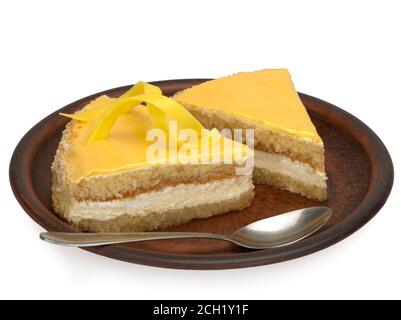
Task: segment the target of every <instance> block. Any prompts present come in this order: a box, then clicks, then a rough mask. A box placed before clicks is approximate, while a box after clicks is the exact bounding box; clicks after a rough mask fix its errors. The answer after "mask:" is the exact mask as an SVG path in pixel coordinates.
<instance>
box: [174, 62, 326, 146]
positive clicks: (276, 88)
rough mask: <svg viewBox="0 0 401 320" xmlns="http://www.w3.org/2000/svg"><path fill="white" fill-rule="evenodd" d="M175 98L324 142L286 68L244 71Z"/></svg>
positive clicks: (182, 93) (302, 137) (195, 88)
mask: <svg viewBox="0 0 401 320" xmlns="http://www.w3.org/2000/svg"><path fill="white" fill-rule="evenodd" d="M174 98H175V99H176V100H177V101H178V102H180V103H182V104H189V105H193V106H195V107H196V106H200V107H204V108H212V109H216V110H221V111H224V112H227V113H231V114H235V115H239V116H242V117H245V118H247V119H250V120H252V121H262V122H263V123H264V124H265V125H267V126H269V127H271V128H272V129H275V130H278V131H281V132H285V133H287V134H290V135H293V136H296V137H298V138H301V139H305V140H309V141H313V142H317V143H322V140H321V138H320V137H319V135H318V133H317V131H316V128H315V126H314V125H313V123H312V121H311V120H310V118H309V115H308V113H307V112H306V110H305V107H304V105H303V104H302V102H301V100H300V98H299V96H298V94H297V92H296V90H295V88H294V85H293V83H292V80H291V76H290V73H289V72H288V71H287V70H285V69H266V70H261V71H255V72H242V73H238V74H236V75H233V76H228V77H224V78H219V79H216V80H211V81H207V82H204V83H202V84H199V85H196V86H194V87H192V88H190V89H187V90H184V91H182V92H181V93H178V94H176V95H175V96H174Z"/></svg>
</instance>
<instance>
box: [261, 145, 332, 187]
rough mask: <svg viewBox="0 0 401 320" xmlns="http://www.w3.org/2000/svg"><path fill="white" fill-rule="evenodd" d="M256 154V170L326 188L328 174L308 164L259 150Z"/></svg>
mask: <svg viewBox="0 0 401 320" xmlns="http://www.w3.org/2000/svg"><path fill="white" fill-rule="evenodd" d="M254 152H255V153H254V154H255V167H256V168H260V169H265V170H269V171H271V172H274V173H278V174H281V175H284V176H288V177H290V178H292V179H294V180H299V181H302V182H303V183H304V184H308V185H313V186H317V187H321V188H325V187H326V180H327V177H326V174H325V173H324V172H321V171H317V170H315V169H313V168H312V167H311V166H309V165H308V164H305V163H303V162H300V161H296V160H292V159H290V158H288V157H285V156H282V155H279V154H275V153H270V152H265V151H259V150H254Z"/></svg>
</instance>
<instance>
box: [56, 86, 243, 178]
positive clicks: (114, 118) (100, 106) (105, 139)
mask: <svg viewBox="0 0 401 320" xmlns="http://www.w3.org/2000/svg"><path fill="white" fill-rule="evenodd" d="M143 84H144V83H139V86H143ZM146 85H148V84H145V86H146ZM149 86H150V85H149ZM134 88H135V87H134ZM142 89H143V88H142ZM148 89H149V88H148ZM132 90H133V89H130V90H129V91H128V92H127V94H124V95H123V96H121V97H120V98H117V99H116V98H110V97H108V96H105V95H104V96H101V97H99V98H97V99H96V100H94V101H92V102H90V103H89V104H88V105H87V106H85V107H84V109H83V110H82V111H80V112H77V113H75V114H62V115H64V116H67V117H69V118H72V119H73V120H72V121H76V122H75V123H73V126H74V127H73V134H72V135H71V138H70V139H71V140H70V141H69V143H70V146H69V147H70V148H72V152H71V157H70V159H69V161H70V163H69V165H71V166H73V167H74V168H76V170H77V175H78V177H79V178H82V177H88V176H93V175H98V174H105V173H116V172H122V171H125V170H130V169H134V168H140V167H145V166H151V165H160V164H163V163H168V162H169V161H171V159H173V160H174V159H176V162H177V163H184V160H185V161H187V163H188V161H195V162H199V160H200V159H204V158H202V157H203V156H204V154H207V155H208V156H207V157H208V158H209V159H212V157H213V156H214V155H216V154H218V155H219V156H220V158H221V159H222V158H223V156H224V157H226V156H227V153H229V156H230V158H231V159H233V160H234V161H235V159H237V160H238V159H240V158H242V159H243V157H244V156H246V154H247V152H249V149H247V148H246V147H245V146H244V145H242V144H239V143H235V142H233V141H232V140H228V139H225V138H224V137H223V136H221V135H220V134H219V133H218V132H217V130H212V131H206V130H205V129H204V130H202V129H203V127H202V125H201V124H200V123H199V122H198V121H197V120H196V119H195V118H193V117H192V115H190V113H188V112H187V111H186V110H185V108H183V107H182V106H180V105H179V104H178V103H177V102H176V101H174V100H172V99H169V98H167V97H164V96H162V95H161V93H160V94H157V92H153V93H148V94H146V93H144V92H149V91H147V90H139V91H138V90H137V91H135V90H133V91H134V93H132ZM130 91H131V92H130ZM141 102H146V103H148V105H147V106H144V105H140V103H141ZM149 106H150V108H149ZM151 108H154V110H150V109H151ZM168 120H176V121H177V124H178V125H177V130H180V129H193V130H195V132H196V133H199V134H201V133H202V134H203V135H206V136H207V137H208V140H207V141H209V144H208V146H207V149H202V147H203V148H204V146H202V144H201V142H200V141H201V140H200V139H195V140H193V141H191V140H190V139H186V141H185V142H186V143H184V144H185V146H187V147H188V146H191V145H194V144H196V147H195V148H196V150H197V152H196V153H191V152H187V153H180V150H184V149H181V147H183V143H181V144H180V143H177V141H170V142H169V141H168V140H167V150H166V154H165V158H164V160H161V161H159V162H149V161H148V159H147V156H146V154H147V150H148V148H149V147H150V146H151V145H152V144H154V140H153V141H146V136H147V133H148V131H149V130H151V129H155V128H157V129H161V130H163V132H165V133H166V134H167V135H168V132H166V130H167V131H168V130H169V128H166V127H165V126H166V121H168ZM158 125H161V126H162V127H159V126H158ZM217 141H219V144H217V143H216V142H217ZM174 142H175V143H174ZM177 144H178V146H177ZM216 145H218V148H216V147H214V146H216ZM227 146H229V148H227ZM224 147H226V149H224ZM206 150H207V152H206ZM177 151H178V152H177Z"/></svg>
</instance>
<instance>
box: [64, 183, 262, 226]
mask: <svg viewBox="0 0 401 320" xmlns="http://www.w3.org/2000/svg"><path fill="white" fill-rule="evenodd" d="M194 196H196V195H194ZM253 197H254V193H253V191H252V190H249V191H246V192H244V193H242V194H241V195H239V196H238V197H236V198H234V199H225V200H221V201H216V202H211V203H204V204H200V205H197V206H192V207H191V206H189V207H184V208H181V209H169V210H166V211H163V212H153V213H150V214H147V215H144V216H131V215H128V214H124V215H122V216H119V217H117V218H114V219H111V220H105V221H102V220H95V219H83V220H80V221H77V222H75V223H72V224H73V225H74V226H75V227H77V228H79V229H80V230H82V231H89V232H140V231H148V230H154V229H161V228H167V227H171V226H176V225H180V224H183V223H186V222H189V221H191V220H193V219H200V218H208V217H211V216H215V215H220V214H223V213H226V212H229V211H233V210H242V209H245V208H247V207H249V206H250V205H251V202H252V199H253Z"/></svg>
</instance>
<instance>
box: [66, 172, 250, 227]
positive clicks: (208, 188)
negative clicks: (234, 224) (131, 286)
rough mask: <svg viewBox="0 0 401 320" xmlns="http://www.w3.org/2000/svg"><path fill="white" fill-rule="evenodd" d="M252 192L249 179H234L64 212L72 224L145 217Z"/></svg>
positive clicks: (72, 205) (78, 203)
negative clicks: (127, 217) (126, 217)
mask: <svg viewBox="0 0 401 320" xmlns="http://www.w3.org/2000/svg"><path fill="white" fill-rule="evenodd" d="M253 188H254V186H253V183H252V176H251V175H244V176H235V177H233V178H226V179H223V180H215V181H211V182H208V183H203V184H197V183H191V184H184V183H182V184H178V185H176V186H169V187H166V188H164V189H163V190H160V191H152V192H146V193H141V194H139V195H137V196H136V197H134V198H124V199H117V200H112V201H73V202H72V203H70V205H69V207H68V208H67V210H66V218H67V219H68V220H70V221H73V222H78V221H80V220H83V219H94V220H100V221H107V220H111V219H114V218H117V217H119V216H122V215H124V214H128V215H130V216H145V215H147V214H150V213H154V212H159V213H163V212H166V211H168V210H174V209H177V210H178V209H181V208H185V207H195V206H198V205H202V204H206V203H218V202H221V201H223V200H228V199H233V198H237V197H239V196H241V195H242V194H243V193H246V192H250V191H252V190H253Z"/></svg>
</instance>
